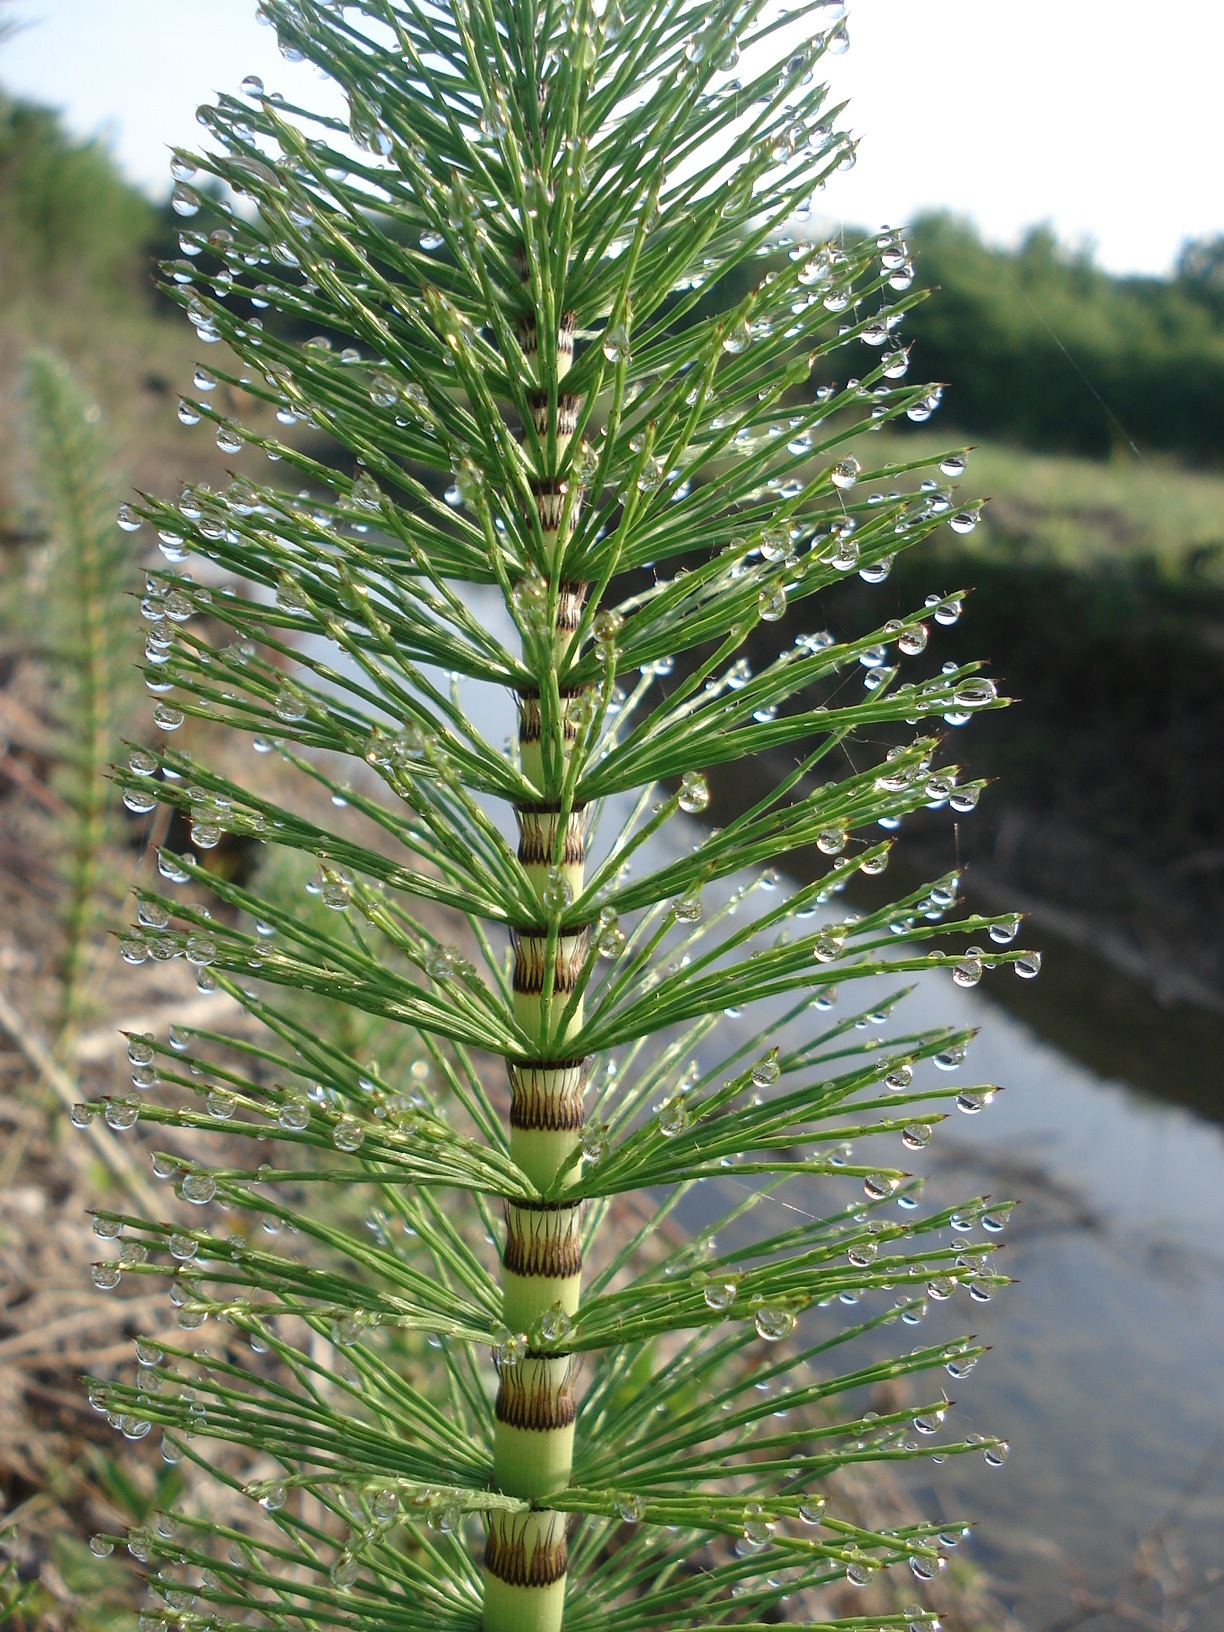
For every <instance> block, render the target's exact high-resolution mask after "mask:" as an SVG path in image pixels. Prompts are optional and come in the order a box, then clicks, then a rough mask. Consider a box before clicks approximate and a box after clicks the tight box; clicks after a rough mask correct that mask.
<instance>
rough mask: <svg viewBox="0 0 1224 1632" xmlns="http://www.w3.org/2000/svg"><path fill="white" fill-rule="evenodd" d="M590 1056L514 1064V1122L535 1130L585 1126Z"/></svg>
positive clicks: (556, 1130)
mask: <svg viewBox="0 0 1224 1632" xmlns="http://www.w3.org/2000/svg"><path fill="white" fill-rule="evenodd" d="M589 1064H590V1062H589V1061H588V1060H585V1059H582V1060H560V1061H557V1062H555V1063H549V1064H542V1063H541V1064H537V1063H536V1062H534V1061H527V1062H524V1063H522V1064H516V1063H511V1065H510V1068H509V1069H510V1126H511V1127H512V1128H519V1129H523V1130H526V1131H531V1132H548V1133H573V1132H575V1131H577V1130H578V1129H580V1128H581V1127H582V1121H583V1112H582V1100H583V1094H584V1092H585V1090H586V1083H587V1071H588V1068H589Z"/></svg>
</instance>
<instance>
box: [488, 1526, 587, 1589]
mask: <svg viewBox="0 0 1224 1632" xmlns="http://www.w3.org/2000/svg"><path fill="white" fill-rule="evenodd" d="M568 1567H569V1552H568V1548H567V1546H566V1539H565V1517H564V1515H563V1514H561V1513H497V1514H495V1515H494V1516H493V1518H492V1520H491V1522H490V1526H489V1534H488V1537H487V1538H486V1541H485V1569H486V1570H488V1572H489V1574H490V1575H492V1576H496V1577H497V1579H498V1580H499V1581H504V1582H505V1583H506V1585H507V1586H510V1587H550V1586H552V1584H553V1583H554V1582H555V1581H560V1580H561V1579H562V1577H563V1576H564V1575H565V1572H566V1570H567V1568H568Z"/></svg>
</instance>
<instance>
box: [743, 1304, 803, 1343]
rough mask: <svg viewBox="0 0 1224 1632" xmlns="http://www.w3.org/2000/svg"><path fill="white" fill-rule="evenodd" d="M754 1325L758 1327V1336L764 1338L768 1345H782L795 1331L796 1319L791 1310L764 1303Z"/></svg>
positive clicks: (754, 1320) (758, 1311) (757, 1313)
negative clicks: (785, 1338)
mask: <svg viewBox="0 0 1224 1632" xmlns="http://www.w3.org/2000/svg"><path fill="white" fill-rule="evenodd" d="M753 1325H754V1326H755V1327H756V1330H757V1336H758V1337H763V1338H764V1339H765V1341H766V1343H780V1342H781V1341H782V1339H783V1338H784V1337H789V1336H790V1334H791V1333H792V1332H793V1331H794V1329H795V1317H794V1315H793V1314H792V1313H791V1311H790V1310H789V1309H782V1308H776V1307H774V1306H773V1305H771V1304H767V1303H763V1304H762V1305H761V1307H760V1308H759V1309H758V1310H757V1312H756V1315H755V1317H754V1319H753Z"/></svg>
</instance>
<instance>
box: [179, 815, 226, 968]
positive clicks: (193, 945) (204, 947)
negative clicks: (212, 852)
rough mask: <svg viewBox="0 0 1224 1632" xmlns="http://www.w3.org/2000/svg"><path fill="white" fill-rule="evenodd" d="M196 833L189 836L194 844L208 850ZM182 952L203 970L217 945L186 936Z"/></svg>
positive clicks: (209, 938)
mask: <svg viewBox="0 0 1224 1632" xmlns="http://www.w3.org/2000/svg"><path fill="white" fill-rule="evenodd" d="M216 832H217V840H218V841H219V840H220V837H221V830H220V828H218V829H217V830H216ZM198 833H199V829H198V828H193V829H192V834H191V836H192V839H193V840H194V841H195V843H196V844H200V847H201V849H208V848H210V847H209V846H207V845H203V844H201V842H200V839H199V838H198V836H197V835H198ZM210 836H211V835H210ZM183 952H184V956H185V957H186V959H187V962H188V963H189V964H191V965H192V967H193V968H196V969H204V968H207V966H208V965H209V964H210V963H212V962H213V961H214V959H215V958H216V956H217V943H216V941H214V940H213V938H212V936H211V935H188V937H187V943H186V945H185V947H184V948H183Z"/></svg>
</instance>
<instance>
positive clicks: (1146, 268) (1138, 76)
mask: <svg viewBox="0 0 1224 1632" xmlns="http://www.w3.org/2000/svg"><path fill="white" fill-rule="evenodd" d="M3 9H4V14H5V15H8V16H10V17H12V18H13V19H14V20H16V21H18V22H22V23H26V24H28V26H27V27H25V28H24V29H22V30H21V31H20V32H19V33H18V34H17V35H15V36H14V37H13V38H11V39H9V40H7V41H4V42H2V43H0V85H3V86H4V87H5V88H6V89H8V90H9V91H10V92H13V93H16V94H18V95H22V96H27V97H30V98H33V99H35V100H38V101H41V102H45V103H49V104H51V105H52V106H55V107H59V108H61V109H62V110H63V112H64V115H65V118H66V120H67V123H68V125H69V126H70V128H71V129H72V130H74V131H75V132H77V133H79V134H81V135H96V134H100V133H101V134H104V135H105V136H106V139H107V140H108V141H109V142H110V144H111V147H112V149H113V151H114V153H115V155H116V157H117V159H118V161H119V163H120V165H121V166H122V168H123V169H124V171H125V172H126V173H127V174H128V175H129V176H130V177H131V178H132V179H133V180H135V181H137V182H139V183H140V185H142V186H143V187H145V188H146V189H148V190H149V191H150V192H151V193H154V194H158V195H160V194H163V193H164V192H165V190H166V189H167V187H168V185H169V183H168V181H167V172H166V162H167V148H168V147H169V146H170V145H171V144H174V143H178V144H180V145H184V146H195V145H198V140H199V138H200V136H201V134H202V133H201V132H200V130H199V127H198V126H197V125H196V123H195V109H196V107H197V105H198V104H199V103H201V102H203V101H205V100H207V99H208V98H209V97H210V96H211V95H212V94H213V93H214V92H215V91H217V90H219V89H228V90H236V88H237V86H238V83H239V81H240V80H241V79H242V77H243V76H244V75H245V74H249V73H257V74H260V75H261V76H262V77H263V79H264V80H265V82H266V83H267V85H268V87H269V89H279V90H283V91H285V92H286V93H290V92H291V91H292V89H293V87H295V86H301V87H302V90H301V92H300V93H299V94H300V95H301V97H302V100H303V101H305V100H306V99H307V96H309V97H310V99H311V100H312V102H316V103H319V104H320V105H321V104H322V103H323V102H324V101H325V100H326V99H327V97H328V94H329V87H327V86H326V85H323V84H320V83H319V82H318V81H317V80H316V79H315V76H314V73H313V70H311V69H309V68H306V67H304V66H302V65H297V66H293V65H290V64H287V63H285V62H283V61H282V60H281V58H280V57H279V56H278V54H277V51H276V44H275V40H274V38H273V36H272V31H271V30H270V29H267V28H263V27H260V26H259V25H258V24H257V22H256V20H255V0H8V4H7V6H5V7H4V8H3ZM794 9H795V10H796V11H798V9H799V8H798V7H794ZM849 31H850V39H851V49H850V51H849V52H848V53H847V55H845V56H843V57H840V58H836V59H826V62H827V67H826V68H825V69H823V70H822V71H823V72H824V73H825V75H826V77H828V78H830V79H831V81H832V85H833V89H834V92H835V94H836V96H837V97H838V99H839V100H840V99H841V98H843V97H849V99H850V104H851V105H850V109H849V113H848V115H847V119H848V122H849V125H850V127H851V128H852V129H853V130H854V131H855V133H856V134H861V136H862V143H861V146H860V148H859V160H858V164H857V166H856V168H855V169H854V170H853V171H852V172H850V173H848V174H843V175H838V176H837V177H836V178H835V180H834V181H833V182H831V183H830V186H829V190H828V192H827V194H826V195H825V200H824V209H825V210H826V211H827V212H828V213H829V215H830V217H831V219H832V220H834V221H835V222H836V221H845V222H846V223H847V224H850V225H854V226H860V225H861V226H864V227H875V226H878V225H880V224H881V223H883V222H889V223H891V224H893V225H897V224H900V223H902V222H904V221H905V220H907V219H910V218H912V217H913V216H914V215H915V214H917V213H918V212H919V211H920V210H923V209H929V208H946V209H951V210H953V211H954V212H956V213H957V214H958V215H963V216H967V217H969V218H971V219H972V220H974V221H975V222H977V224H978V226H979V227H980V228H981V230H982V232H983V234H984V236H985V237H986V238H987V239H988V240H989V241H991V242H992V243H996V244H1005V245H1006V244H1013V243H1015V242H1016V241H1017V239H1018V238H1019V236H1020V235H1021V233H1022V232H1023V231H1024V229H1025V228H1026V227H1028V226H1031V225H1033V224H1034V223H1037V222H1049V223H1050V224H1051V225H1052V226H1053V227H1054V229H1055V231H1056V232H1057V234H1058V236H1059V237H1060V238H1061V239H1062V240H1063V241H1064V242H1065V243H1068V244H1070V245H1073V246H1074V247H1076V248H1081V247H1084V246H1088V245H1090V246H1092V248H1093V250H1094V253H1095V256H1096V259H1097V262H1098V263H1099V264H1100V265H1102V266H1104V267H1106V268H1108V269H1109V270H1111V271H1115V272H1146V273H1161V272H1166V271H1168V270H1169V269H1170V267H1171V266H1172V264H1173V261H1174V259H1175V257H1176V254H1177V251H1178V249H1179V248H1180V246H1181V245H1182V244H1183V243H1184V242H1185V240H1186V239H1188V238H1201V237H1213V236H1215V235H1217V234H1224V184H1222V182H1221V177H1222V176H1224V120H1221V119H1220V117H1219V113H1218V109H1219V104H1220V91H1219V84H1220V63H1221V62H1222V61H1224V5H1221V4H1220V3H1219V0H1044V3H1042V4H1037V3H1035V0H857V3H853V0H852V4H851V6H850V14H849ZM333 94H334V93H333Z"/></svg>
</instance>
